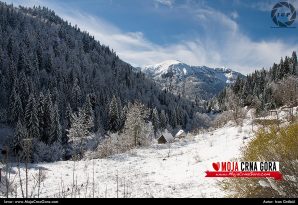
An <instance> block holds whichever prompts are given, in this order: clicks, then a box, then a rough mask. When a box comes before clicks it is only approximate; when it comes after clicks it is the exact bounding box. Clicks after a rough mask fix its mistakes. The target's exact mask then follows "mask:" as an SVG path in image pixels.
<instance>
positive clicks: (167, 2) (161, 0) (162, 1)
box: [154, 0, 174, 7]
mask: <svg viewBox="0 0 298 205" xmlns="http://www.w3.org/2000/svg"><path fill="white" fill-rule="evenodd" d="M154 1H155V6H156V7H159V5H162V6H167V7H172V6H173V4H174V0H154Z"/></svg>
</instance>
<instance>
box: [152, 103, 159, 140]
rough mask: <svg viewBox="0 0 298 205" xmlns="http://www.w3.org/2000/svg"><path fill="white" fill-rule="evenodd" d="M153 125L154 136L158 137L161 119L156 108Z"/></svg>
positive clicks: (153, 113)
mask: <svg viewBox="0 0 298 205" xmlns="http://www.w3.org/2000/svg"><path fill="white" fill-rule="evenodd" d="M152 125H153V130H154V135H155V136H156V134H157V132H158V131H159V129H160V119H159V115H158V111H157V109H156V108H154V109H153V112H152Z"/></svg>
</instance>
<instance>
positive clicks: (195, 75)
mask: <svg viewBox="0 0 298 205" xmlns="http://www.w3.org/2000/svg"><path fill="white" fill-rule="evenodd" d="M139 70H140V71H142V72H143V73H145V75H146V76H147V77H149V78H151V79H153V80H154V81H155V82H156V83H157V84H159V85H160V86H162V88H163V89H164V90H168V91H170V92H172V93H174V94H175V95H178V96H182V97H185V98H187V99H190V100H192V101H196V100H208V99H210V98H212V97H214V96H216V95H217V94H218V93H219V92H220V91H221V90H223V89H224V87H225V86H226V85H228V84H232V83H234V82H235V81H236V79H237V78H238V76H239V77H243V75H242V74H241V73H239V72H236V71H234V70H232V69H230V68H224V67H222V68H210V67H207V66H191V65H188V64H186V63H183V62H181V61H179V60H167V61H164V62H161V63H158V64H155V65H148V66H145V67H143V68H139Z"/></svg>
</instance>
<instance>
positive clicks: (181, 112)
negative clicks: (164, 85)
mask: <svg viewBox="0 0 298 205" xmlns="http://www.w3.org/2000/svg"><path fill="white" fill-rule="evenodd" d="M0 16H1V18H0V35H1V36H5V38H0V123H4V124H7V125H10V126H12V127H14V128H16V133H15V136H14V137H15V138H14V139H11V140H12V141H13V142H11V143H14V144H15V147H14V149H16V147H17V146H18V145H19V144H20V141H21V140H22V139H25V138H30V139H36V140H38V141H41V142H43V143H45V144H47V145H52V144H54V143H55V142H57V143H58V144H62V145H63V146H65V145H67V143H68V141H69V135H68V134H69V133H68V131H67V130H69V129H70V128H73V127H74V124H75V122H79V121H80V120H81V124H83V126H84V127H81V128H82V129H83V128H84V129H85V133H87V132H88V133H99V134H98V137H101V134H104V133H107V132H118V131H120V130H122V129H123V127H124V124H125V120H126V113H127V111H128V109H129V104H130V103H133V102H136V101H139V102H141V103H142V104H143V105H145V106H146V108H147V109H149V111H150V110H152V109H153V108H156V115H155V116H157V117H159V116H160V115H162V117H163V119H164V124H163V126H164V127H166V126H168V125H169V126H170V127H172V128H173V129H175V128H176V127H178V126H179V127H183V128H187V127H191V126H192V118H193V115H194V113H196V112H197V111H198V109H197V108H196V107H194V106H193V104H192V103H190V102H189V101H188V100H184V99H181V98H178V97H176V96H174V95H173V94H171V93H168V92H166V91H163V90H161V89H159V88H158V86H156V85H155V83H154V82H153V81H152V80H150V79H147V78H146V77H145V76H144V74H142V73H140V72H138V73H135V72H133V67H132V66H131V65H129V64H127V63H125V62H123V61H122V60H121V59H119V57H118V56H117V54H116V53H115V52H114V51H113V50H112V49H110V48H109V47H108V46H105V45H101V44H100V42H99V41H97V40H95V39H94V37H92V36H90V35H89V34H88V33H87V32H82V31H81V30H80V28H78V27H77V26H72V25H71V24H70V23H68V22H66V21H64V20H63V19H61V18H60V17H59V16H57V15H55V13H54V11H51V10H49V9H47V8H41V7H34V8H24V7H19V8H16V7H13V6H11V5H6V4H5V3H0ZM99 40H100V39H99ZM149 114H150V115H149V116H148V117H147V118H146V122H148V121H151V120H152V119H151V118H152V115H151V111H150V112H149ZM83 118H84V119H83ZM81 128H80V129H81ZM78 129H79V128H78ZM80 132H82V131H80ZM15 151H17V150H15Z"/></svg>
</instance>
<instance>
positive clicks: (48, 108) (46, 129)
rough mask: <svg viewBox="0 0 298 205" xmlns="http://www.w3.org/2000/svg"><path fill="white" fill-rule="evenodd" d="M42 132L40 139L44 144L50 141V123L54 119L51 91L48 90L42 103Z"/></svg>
mask: <svg viewBox="0 0 298 205" xmlns="http://www.w3.org/2000/svg"><path fill="white" fill-rule="evenodd" d="M43 109H44V110H43V116H42V120H43V133H41V141H43V142H44V143H46V144H49V143H50V141H51V135H52V129H53V126H52V123H53V121H54V113H53V110H54V109H53V104H52V98H51V93H50V91H48V93H47V95H46V97H45V99H44V105H43Z"/></svg>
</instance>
